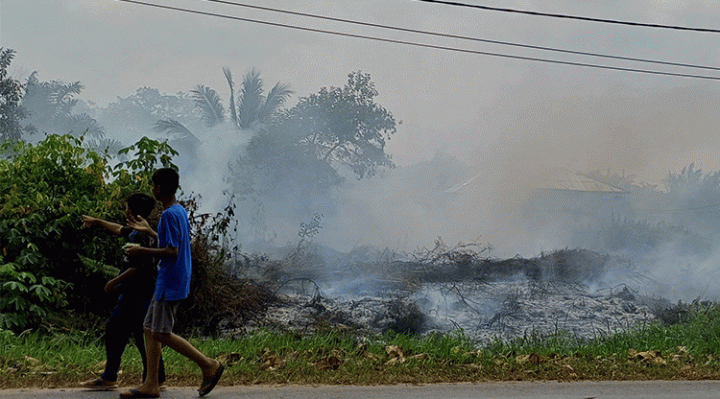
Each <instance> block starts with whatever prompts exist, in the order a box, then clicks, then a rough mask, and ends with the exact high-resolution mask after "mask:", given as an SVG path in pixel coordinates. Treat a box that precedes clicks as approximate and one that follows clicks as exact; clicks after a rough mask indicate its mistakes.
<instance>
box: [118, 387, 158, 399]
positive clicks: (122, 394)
mask: <svg viewBox="0 0 720 399" xmlns="http://www.w3.org/2000/svg"><path fill="white" fill-rule="evenodd" d="M120 397H121V398H159V397H160V395H156V394H153V393H145V392H140V391H138V390H137V389H131V390H129V391H125V392H120Z"/></svg>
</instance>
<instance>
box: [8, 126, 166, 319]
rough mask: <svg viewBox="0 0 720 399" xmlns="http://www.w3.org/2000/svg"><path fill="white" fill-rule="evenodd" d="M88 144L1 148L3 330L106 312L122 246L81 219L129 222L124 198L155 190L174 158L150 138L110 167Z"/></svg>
mask: <svg viewBox="0 0 720 399" xmlns="http://www.w3.org/2000/svg"><path fill="white" fill-rule="evenodd" d="M82 144H83V139H82V138H74V137H72V136H69V135H66V136H57V135H49V136H47V137H46V138H45V139H44V140H43V141H41V142H39V143H37V144H35V145H32V144H29V143H25V142H22V141H20V142H9V141H6V142H4V143H2V144H0V328H7V329H15V330H19V329H26V328H33V327H37V326H38V325H39V324H40V323H41V322H42V321H43V320H47V319H48V317H50V316H52V315H54V314H58V313H61V314H62V313H64V312H65V311H66V310H68V309H70V310H77V311H80V312H82V313H87V312H91V313H92V312H97V311H100V310H101V309H105V308H107V301H106V298H107V297H106V295H105V294H104V292H103V287H104V285H105V281H106V279H107V278H108V277H111V276H112V275H114V273H116V272H117V269H115V268H114V267H113V265H114V264H116V262H117V261H118V260H119V259H120V254H121V252H120V251H121V247H120V245H121V243H120V242H119V240H117V239H116V238H114V237H112V236H111V235H108V234H98V233H97V232H96V231H90V230H86V229H82V228H81V218H80V217H81V215H83V214H88V215H93V216H96V217H100V218H103V219H106V220H111V221H116V222H119V223H122V222H123V221H124V212H123V210H124V205H123V203H124V198H125V197H126V196H127V195H128V194H130V193H131V192H133V191H145V192H148V191H149V187H150V185H149V178H150V175H151V173H152V171H153V169H154V167H155V166H156V165H157V164H158V163H162V164H164V165H170V156H172V155H173V154H174V153H175V152H174V150H172V148H170V147H169V146H167V144H164V143H158V142H156V141H153V140H150V139H147V138H143V139H142V140H140V141H139V142H138V143H136V144H135V145H134V146H131V147H128V148H126V149H124V150H123V151H124V152H125V153H128V152H130V151H133V150H134V151H137V153H135V156H134V158H132V159H130V160H128V161H126V162H123V163H120V164H118V165H117V166H115V167H114V168H111V167H110V166H109V160H110V157H109V155H108V154H107V153H106V154H98V153H96V152H94V151H89V150H87V149H85V148H83V146H82Z"/></svg>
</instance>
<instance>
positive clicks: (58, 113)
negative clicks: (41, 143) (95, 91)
mask: <svg viewBox="0 0 720 399" xmlns="http://www.w3.org/2000/svg"><path fill="white" fill-rule="evenodd" d="M82 89H83V86H82V84H80V82H73V83H63V82H60V81H56V80H53V81H50V82H41V81H40V80H39V79H38V78H37V72H33V73H32V74H30V76H29V77H28V80H27V83H26V84H25V95H24V96H23V99H22V105H23V107H25V109H27V111H28V113H29V115H28V119H27V122H28V124H27V129H28V130H31V131H34V132H37V131H41V132H45V133H49V134H72V135H74V136H76V137H79V136H80V135H86V136H87V137H89V138H93V139H103V138H104V137H105V129H104V128H103V127H102V126H101V125H100V124H99V123H98V122H97V121H96V120H95V119H93V118H91V117H90V116H89V115H88V114H85V113H82V114H74V113H73V112H72V111H73V108H74V107H75V105H77V102H78V100H77V99H75V98H74V96H75V95H77V94H80V92H81V91H82Z"/></svg>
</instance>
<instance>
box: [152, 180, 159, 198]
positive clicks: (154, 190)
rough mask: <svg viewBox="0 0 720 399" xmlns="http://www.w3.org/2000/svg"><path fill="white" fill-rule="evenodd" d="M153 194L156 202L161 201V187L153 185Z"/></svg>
mask: <svg viewBox="0 0 720 399" xmlns="http://www.w3.org/2000/svg"><path fill="white" fill-rule="evenodd" d="M152 194H153V197H155V199H156V200H160V186H158V185H156V184H154V183H153V185H152Z"/></svg>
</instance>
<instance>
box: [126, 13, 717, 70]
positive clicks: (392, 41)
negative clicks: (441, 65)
mask: <svg viewBox="0 0 720 399" xmlns="http://www.w3.org/2000/svg"><path fill="white" fill-rule="evenodd" d="M115 1H119V2H123V3H131V4H137V5H142V6H148V7H154V8H160V9H165V10H174V11H181V12H187V13H191V14H198V15H206V16H212V17H218V18H225V19H232V20H236V21H243V22H250V23H257V24H262V25H268V26H274V27H281V28H288V29H296V30H301V31H305V32H314V33H323V34H328V35H335V36H343V37H350V38H356V39H366V40H374V41H380V42H386V43H395V44H404V45H409V46H415V47H425V48H431V49H436V50H446V51H453V52H458V53H465V54H475V55H486V56H491V57H500V58H509V59H516V60H523V61H536V62H545V63H551V64H560V65H571V66H583V67H588V68H598V69H607V70H614V71H623V72H636V73H645V74H651V75H661V76H674V77H681V78H693V79H706V80H720V77H717V76H704V75H692V74H685V73H675V72H664V71H653V70H647V69H638V68H624V67H616V66H610V65H598V64H588V63H582V62H572V61H561V60H552V59H546V58H537V57H526V56H519V55H510V54H501V53H493V52H487V51H478V50H470V49H462V48H456V47H448V46H439V45H433V44H424V43H418V42H410V41H405V40H396V39H388V38H382V37H375V36H367V35H360V34H353V33H344V32H337V31H329V30H323V29H316V28H308V27H304V26H296V25H289V24H283V23H278V22H269V21H261V20H256V19H250V18H243V17H236V16H232V15H226V14H218V13H213V12H207V11H200V10H192V9H187V8H180V7H173V6H166V5H160V4H152V3H146V2H143V1H138V0H115Z"/></svg>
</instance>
